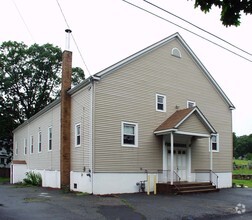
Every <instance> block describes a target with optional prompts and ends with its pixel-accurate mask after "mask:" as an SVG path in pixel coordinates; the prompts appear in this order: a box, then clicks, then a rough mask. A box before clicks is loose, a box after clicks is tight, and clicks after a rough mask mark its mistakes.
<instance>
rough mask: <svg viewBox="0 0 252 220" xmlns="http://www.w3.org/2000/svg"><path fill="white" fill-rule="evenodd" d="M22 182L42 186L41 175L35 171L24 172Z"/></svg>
mask: <svg viewBox="0 0 252 220" xmlns="http://www.w3.org/2000/svg"><path fill="white" fill-rule="evenodd" d="M23 181H24V183H25V184H27V185H33V186H42V177H41V174H40V173H35V172H33V171H30V172H27V173H26V178H24V180H23Z"/></svg>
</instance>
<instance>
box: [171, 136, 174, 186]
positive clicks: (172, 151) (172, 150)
mask: <svg viewBox="0 0 252 220" xmlns="http://www.w3.org/2000/svg"><path fill="white" fill-rule="evenodd" d="M173 141H174V140H173V132H171V185H173V172H174V171H173V170H174V168H173V153H174V144H173Z"/></svg>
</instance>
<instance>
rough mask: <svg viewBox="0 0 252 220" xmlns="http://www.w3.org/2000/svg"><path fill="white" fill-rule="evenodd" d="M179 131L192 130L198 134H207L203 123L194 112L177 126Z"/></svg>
mask: <svg viewBox="0 0 252 220" xmlns="http://www.w3.org/2000/svg"><path fill="white" fill-rule="evenodd" d="M179 130H180V131H184V132H193V133H198V134H209V131H208V130H207V129H206V127H205V126H204V124H203V123H202V122H201V121H200V120H199V118H198V117H197V115H196V114H192V115H190V117H189V118H188V119H186V121H185V122H184V123H182V124H181V125H180V126H179Z"/></svg>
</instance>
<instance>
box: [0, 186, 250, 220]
mask: <svg viewBox="0 0 252 220" xmlns="http://www.w3.org/2000/svg"><path fill="white" fill-rule="evenodd" d="M20 219H25V220H37V219H41V220H42V219H48V220H49V219H53V220H64V219H67V220H71V219H73V220H79V219H90V220H91V219H114V220H123V219H125V220H126V219H127V220H129V219H130V220H134V219H136V220H138V219H139V220H140V219H155V220H156V219H184V220H193V219H252V189H246V188H235V189H222V190H221V191H220V192H217V193H208V194H192V195H178V196H176V195H169V196H163V195H156V196H154V195H150V196H147V195H146V194H144V193H137V194H121V195H107V196H94V195H85V194H83V193H65V192H63V191H61V190H55V189H48V188H40V187H20V186H16V185H0V220H20Z"/></svg>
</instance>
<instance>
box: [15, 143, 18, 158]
mask: <svg viewBox="0 0 252 220" xmlns="http://www.w3.org/2000/svg"><path fill="white" fill-rule="evenodd" d="M15 154H16V155H18V142H16V143H15Z"/></svg>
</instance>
